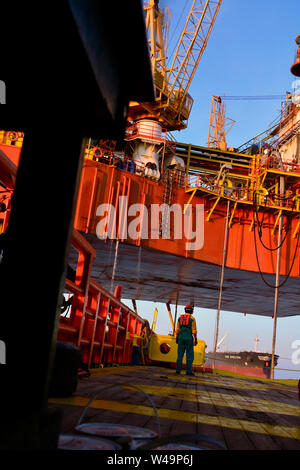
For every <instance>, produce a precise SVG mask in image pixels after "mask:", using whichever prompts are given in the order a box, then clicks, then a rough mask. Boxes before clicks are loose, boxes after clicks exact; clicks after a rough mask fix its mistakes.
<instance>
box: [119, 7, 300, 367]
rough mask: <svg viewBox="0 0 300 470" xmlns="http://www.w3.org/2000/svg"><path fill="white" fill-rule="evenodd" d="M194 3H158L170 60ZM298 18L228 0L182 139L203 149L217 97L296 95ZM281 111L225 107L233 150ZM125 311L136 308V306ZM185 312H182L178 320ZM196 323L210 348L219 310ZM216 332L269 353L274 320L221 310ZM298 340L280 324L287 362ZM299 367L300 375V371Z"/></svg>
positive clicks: (295, 329)
mask: <svg viewBox="0 0 300 470" xmlns="http://www.w3.org/2000/svg"><path fill="white" fill-rule="evenodd" d="M191 5H192V0H187V1H186V0H160V7H161V8H162V7H164V6H167V7H169V8H170V9H171V12H172V15H171V27H170V32H169V38H170V43H169V54H170V55H171V52H172V51H173V49H174V45H175V43H176V41H177V40H178V39H179V35H180V32H181V31H182V29H183V26H184V22H185V19H186V16H187V12H188V11H189V9H190V7H191ZM184 6H185V10H184V12H183V15H182V17H181V20H180V21H179V22H178V20H179V19H180V15H181V13H182V10H183V8H184ZM299 17H300V2H299V0H285V1H283V0H263V1H262V0H223V2H222V5H221V8H220V11H219V14H218V17H217V19H216V22H215V25H214V27H213V30H212V33H211V36H210V38H209V41H208V44H207V47H206V50H205V52H204V54H203V56H202V59H201V61H200V63H199V66H198V69H197V71H196V74H195V76H194V79H193V82H192V84H191V86H190V89H189V93H190V94H191V95H192V97H193V98H194V106H193V109H192V113H191V116H190V119H189V123H188V128H187V129H185V130H183V131H180V132H177V133H174V136H175V138H176V140H177V141H179V142H186V143H193V144H195V145H206V142H207V134H208V126H209V114H210V106H211V97H212V95H220V96H222V95H224V94H225V95H234V96H236V95H239V96H240V95H242V96H249V95H281V94H283V95H284V94H285V92H286V91H291V89H292V82H293V81H294V78H293V76H292V74H291V73H290V67H291V65H292V63H293V59H294V56H295V53H296V44H295V41H294V40H295V37H296V36H297V35H298V34H299V33H300V25H299ZM280 108H281V102H280V101H270V100H269V101H228V102H227V107H226V115H227V116H228V117H230V118H232V119H234V120H235V121H236V124H235V125H234V127H233V128H232V130H231V131H230V132H229V134H228V139H227V141H228V144H229V145H230V146H234V147H238V146H240V145H241V144H243V143H244V142H246V141H248V140H249V139H250V138H251V137H254V136H255V135H257V134H259V133H260V132H262V131H264V130H266V129H267V128H268V127H270V124H271V122H272V121H273V120H274V119H275V118H276V117H277V116H278V115H279V112H280ZM299 288H300V281H299ZM128 305H130V306H132V304H131V302H128ZM137 305H138V309H139V313H140V315H141V316H143V317H145V318H148V319H149V320H150V323H151V322H152V317H153V311H154V307H155V305H154V304H153V303H151V302H138V303H137ZM157 306H158V310H159V317H158V321H157V332H158V333H165V334H168V332H169V330H170V329H171V328H170V321H169V316H168V314H167V311H166V307H165V305H161V304H159V305H157ZM181 311H182V307H180V308H178V314H180V313H181ZM173 312H174V307H173ZM299 313H300V312H299ZM195 317H196V320H197V323H198V331H199V338H202V339H204V340H205V341H206V343H207V345H208V350H210V349H211V348H212V347H213V338H214V331H215V318H216V312H215V311H212V310H207V309H201V308H196V309H195ZM219 332H220V334H219V338H221V337H222V336H223V335H224V334H225V333H226V332H228V333H229V336H228V338H227V339H226V340H225V344H226V345H227V348H228V349H233V350H240V349H252V348H253V346H254V339H255V336H256V335H258V336H259V339H260V343H259V349H261V350H267V351H269V352H271V350H272V335H273V320H272V319H271V318H265V317H261V316H258V315H247V316H246V317H245V316H244V314H243V313H241V314H239V313H230V312H221V320H220V331H219ZM297 339H300V317H299V316H297V317H291V318H283V319H278V324H277V342H276V353H278V354H279V355H280V356H281V357H286V358H290V357H291V355H292V353H293V351H294V350H293V349H292V347H291V344H292V342H293V341H295V340H297ZM295 368H298V369H300V365H298V366H296V367H295Z"/></svg>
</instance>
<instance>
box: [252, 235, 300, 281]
mask: <svg viewBox="0 0 300 470" xmlns="http://www.w3.org/2000/svg"><path fill="white" fill-rule="evenodd" d="M253 233H254V245H255V256H256V261H257V267H258V270H259V274H260V276H261V278H262V280H263V282H264V283H265V284H266V285H267V286H268V287H271V288H272V289H279V288H280V287H282V286H284V284H285V283H286V282H287V280H288V279H289V277H290V274H291V272H292V269H293V266H294V263H295V259H296V253H297V248H298V245H299V239H300V230H299V232H298V237H297V244H296V248H295V252H294V256H293V261H292V264H291V266H290V269H289V272H288V274H287V275H286V277H285V279H284V281H283V282H282V283H281V284H279V285H278V286H273V285H272V284H269V282H268V281H266V279H265V278H264V276H263V273H262V271H261V269H260V264H259V259H258V253H257V242H256V233H255V227H254V230H253Z"/></svg>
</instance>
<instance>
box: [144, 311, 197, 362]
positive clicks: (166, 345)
mask: <svg viewBox="0 0 300 470" xmlns="http://www.w3.org/2000/svg"><path fill="white" fill-rule="evenodd" d="M157 314H158V310H157V308H156V307H155V310H154V318H153V322H152V333H151V337H150V345H149V359H150V360H151V361H155V362H167V363H169V364H176V361H177V348H178V346H177V344H176V336H175V335H174V333H173V335H158V334H156V333H155V331H154V330H155V325H156V320H157ZM172 323H173V325H174V323H175V321H174V322H172ZM205 349H206V344H205V341H203V340H202V339H198V343H197V346H194V361H193V367H194V366H202V365H203V364H204V363H205ZM182 362H183V364H186V357H185V356H184V358H183V361H182Z"/></svg>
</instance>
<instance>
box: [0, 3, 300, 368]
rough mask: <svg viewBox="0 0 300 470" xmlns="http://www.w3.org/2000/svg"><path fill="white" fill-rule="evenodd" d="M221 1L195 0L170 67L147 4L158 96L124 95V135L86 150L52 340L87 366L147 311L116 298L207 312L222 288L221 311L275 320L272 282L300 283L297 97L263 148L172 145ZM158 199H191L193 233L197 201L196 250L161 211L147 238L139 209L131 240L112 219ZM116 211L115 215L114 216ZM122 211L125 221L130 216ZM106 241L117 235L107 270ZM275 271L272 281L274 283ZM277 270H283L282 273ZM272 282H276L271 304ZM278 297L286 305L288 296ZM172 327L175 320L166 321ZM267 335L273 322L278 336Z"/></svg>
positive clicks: (160, 28)
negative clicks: (77, 351) (200, 209)
mask: <svg viewBox="0 0 300 470" xmlns="http://www.w3.org/2000/svg"><path fill="white" fill-rule="evenodd" d="M220 5H221V0H220V1H217V0H215V1H209V0H207V1H201V0H198V1H196V0H194V1H193V3H192V7H191V10H190V13H189V15H188V17H187V20H186V23H185V26H184V29H183V31H182V34H181V37H180V40H179V43H178V46H177V49H176V52H175V54H174V57H173V58H172V61H171V65H170V66H169V67H168V66H167V50H166V49H167V42H168V41H167V36H168V34H167V33H168V28H169V21H170V13H169V11H168V10H167V9H164V10H160V9H159V7H158V2H157V1H155V0H150V1H149V2H147V4H146V5H145V24H146V28H147V31H148V39H149V50H150V58H151V65H152V74H153V77H154V85H155V100H154V101H152V102H137V101H131V102H130V103H129V111H128V127H127V129H126V132H125V136H124V141H123V142H122V143H120V142H118V143H115V142H112V141H98V142H94V141H93V142H92V139H91V140H90V141H89V144H88V145H87V147H86V149H85V157H86V158H85V159H84V165H83V170H82V174H81V181H80V186H79V192H78V200H77V206H76V212H75V218H74V229H75V230H74V235H73V248H74V250H73V251H72V252H71V253H70V259H69V262H70V268H72V269H73V272H72V269H70V273H69V274H70V275H69V276H68V279H67V283H66V290H67V291H68V292H69V293H70V294H71V296H72V299H71V300H70V298H69V299H67V300H66V302H69V303H66V304H65V305H64V306H63V308H62V313H63V316H62V318H61V322H60V330H59V337H60V338H61V339H63V340H65V341H71V342H74V343H75V344H77V345H78V346H80V347H81V348H82V349H83V350H84V357H85V362H86V363H87V364H88V365H90V364H98V365H99V364H101V363H103V362H104V363H108V364H111V363H114V362H118V363H128V361H129V358H130V356H131V352H132V347H133V344H134V342H133V341H135V340H136V339H137V338H136V337H138V336H139V334H140V332H141V328H142V325H143V319H141V318H140V317H139V316H138V315H137V312H136V308H135V307H134V310H131V309H129V308H128V307H126V306H125V305H124V304H122V302H121V297H122V296H123V297H124V298H127V299H132V300H135V299H141V300H151V301H154V302H155V301H158V302H164V303H166V304H167V305H171V304H172V305H174V304H176V305H177V304H178V305H182V304H185V303H194V305H199V306H201V307H204V308H209V309H215V308H216V297H217V296H218V302H217V303H218V313H219V312H220V309H221V307H222V309H224V310H228V311H231V312H243V311H244V312H247V313H252V314H260V315H268V316H272V315H273V317H274V325H275V326H276V318H277V313H278V308H277V307H278V292H279V288H283V286H284V284H285V282H286V280H287V279H288V278H292V280H291V283H290V284H289V291H291V290H292V292H298V287H297V286H296V284H295V285H294V284H293V281H297V280H298V278H299V276H300V274H299V270H298V266H297V262H295V260H296V257H297V248H298V242H299V238H300V162H299V123H298V120H299V103H298V102H297V97H296V96H295V95H290V96H288V97H287V99H286V101H285V103H284V104H283V110H282V116H281V120H280V123H279V124H278V125H276V126H274V127H273V129H272V130H271V131H269V132H268V134H267V135H266V137H265V138H264V139H263V141H260V143H259V145H254V141H253V142H249V143H248V144H247V145H246V146H243V147H240V148H239V149H238V150H234V151H229V150H227V149H225V148H224V146H222V145H223V143H224V132H223V133H221V134H220V133H219V136H217V138H216V139H215V142H214V143H213V142H212V141H211V142H210V144H209V145H208V146H207V147H200V146H196V145H192V144H186V143H180V142H175V140H174V139H173V138H172V136H171V134H170V133H171V132H172V131H176V130H180V129H184V128H185V127H186V126H187V123H188V119H189V116H190V113H191V109H192V105H193V100H192V98H191V97H190V95H189V94H188V90H189V86H190V84H191V81H192V79H193V76H194V74H195V71H196V68H197V66H198V63H199V61H200V59H201V56H202V54H203V52H204V50H205V47H206V44H207V41H208V38H209V36H210V33H211V29H212V27H213V24H214V22H215V20H216V16H217V14H218V11H219V8H220ZM297 41H298V42H297V44H299V40H298V39H297ZM297 57H298V59H297V60H296V62H295V64H294V66H293V67H292V72H293V73H296V74H297V73H298V74H299V60H300V59H299V57H300V55H299V54H298V56H297ZM215 104H216V105H220V104H221V102H216V103H215ZM223 111H224V110H223ZM216 116H217V115H216ZM220 117H221V119H220ZM217 123H218V126H219V128H220V127H221V128H222V129H224V128H225V127H226V126H225V115H224V112H223V114H221V113H219V120H218V119H217ZM220 124H221V126H220ZM220 136H221V137H220ZM11 138H13V139H16V140H14V142H15V145H10V143H11V142H12V141H11V140H9V139H11ZM22 138H23V137H22V136H21V135H8V134H7V133H5V135H4V136H3V139H4V140H5V145H6V147H5V150H6V152H8V151H9V150H12V147H14V150H15V151H16V149H17V147H16V145H21V144H22ZM4 140H3V142H4ZM225 141H226V140H225ZM255 142H256V143H257V140H255ZM121 144H122V145H121ZM252 144H253V145H252ZM15 153H16V152H15ZM15 170H16V168H15V169H14V171H15ZM8 173H9V175H10V176H9V177H10V178H11V175H12V179H11V180H10V179H9V177H8V178H7V181H5V185H6V188H8V189H11V190H13V186H14V183H13V177H14V174H15V173H14V172H13V171H10V172H8ZM126 198H127V199H126ZM2 203H3V210H2V212H0V218H2V220H3V224H4V227H5V226H6V225H7V220H8V215H9V197H7V198H6V199H5V200H3V201H2ZM162 203H163V207H164V209H165V210H167V215H168V213H169V212H168V208H170V207H171V205H175V203H177V204H178V205H180V206H181V207H182V206H183V205H184V206H185V209H184V210H186V209H189V208H192V217H193V219H192V224H191V226H190V227H189V228H188V231H190V232H192V231H193V226H192V225H193V223H194V222H195V217H196V210H195V207H196V205H197V204H201V205H203V206H204V224H203V225H204V227H203V231H204V232H205V244H204V246H203V247H201V248H197V249H194V250H193V249H191V248H190V245H191V243H186V242H187V241H190V240H191V237H189V236H188V235H189V233H187V234H186V233H184V234H182V237H180V238H179V237H175V234H174V231H175V229H174V231H173V232H172V231H171V233H170V237H169V238H168V237H167V236H165V235H166V233H167V232H168V225H170V224H168V223H167V222H168V217H164V216H163V214H160V224H159V227H158V228H155V230H156V236H155V237H148V238H143V237H142V235H141V234H142V233H143V230H142V228H144V227H146V226H147V223H146V222H147V221H148V219H147V217H146V216H145V217H144V214H142V215H141V217H140V226H141V227H142V228H141V229H140V236H139V237H138V238H133V237H131V236H130V234H129V233H126V230H125V229H126V226H125V225H123V226H122V225H121V224H120V217H119V216H120V214H123V212H126V210H127V209H128V207H129V205H130V207H131V206H132V205H134V204H140V205H141V206H142V207H143V210H144V211H145V212H146V211H147V209H148V208H149V207H150V206H151V205H155V204H156V205H162ZM103 204H104V205H107V206H109V207H110V209H108V212H109V211H111V212H109V214H108V216H107V217H106V216H104V214H102V213H100V211H99V207H100V206H101V205H103ZM4 206H6V207H5V208H4ZM111 207H112V208H113V210H112V209H111ZM5 209H6V210H5ZM113 212H114V214H115V216H114V217H110V216H111V214H113ZM127 212H128V217H129V219H130V217H133V215H132V214H131V215H130V214H129V211H127ZM148 215H149V213H148ZM100 217H104V219H103V220H105V218H106V219H107V220H108V222H107V224H106V223H102V220H101V221H100V222H99V218H100ZM181 217H182V219H183V218H184V214H181ZM149 219H150V217H149ZM110 220H112V224H111V227H110ZM131 220H132V219H130V220H129V225H130V223H131ZM134 220H136V219H134ZM107 225H108V226H109V227H108V229H107ZM99 227H100V228H101V229H100V228H99ZM109 230H110V232H109ZM110 235H112V236H110ZM113 240H116V244H115V257H114V263H113V271H112V274H111V273H110V269H111V267H112V258H113V252H112V246H113V244H112V243H110V242H113ZM125 240H126V243H124V244H123V243H120V244H119V241H120V242H122V241H125ZM106 243H107V244H106ZM141 247H142V248H143V263H142V273H141V272H140V266H141V260H140V253H141V251H140V250H139V248H141ZM118 250H119V251H118ZM78 252H79V255H78ZM98 253H100V256H97V254H98ZM118 253H119V255H120V256H119V257H118ZM117 264H118V266H117ZM220 267H221V269H222V270H221V277H220V280H219V282H218V274H219V270H220V269H219V268H220ZM225 267H226V269H228V270H231V271H230V272H231V274H232V275H231V276H230V279H226V277H225V278H224V269H225ZM274 272H275V273H276V280H275V282H274V280H273V282H271V279H270V275H272V276H274ZM280 276H285V278H284V279H283V281H282V282H279V281H280ZM261 278H262V279H261ZM261 280H263V281H265V282H261V288H260V289H259V290H257V289H256V291H255V294H256V295H255V296H253V295H249V294H248V292H249V287H251V286H252V287H253V286H255V287H256V286H257V283H258V282H259V281H261ZM96 281H99V283H98V282H96ZM113 281H117V282H120V284H121V285H122V288H121V287H120V286H119V285H117V286H116V289H115V292H114V294H113V293H112V286H113ZM266 285H267V288H266V287H265V286H266ZM223 287H224V289H223ZM270 288H272V289H274V291H275V300H274V305H273V303H272V302H273V297H272V295H270ZM122 289H123V290H122ZM264 289H267V293H266V290H264ZM293 289H294V290H293ZM245 293H246V294H245ZM271 293H272V291H271ZM291 295H293V293H292V294H291ZM270 298H271V300H270ZM280 301H281V302H284V296H282V299H280ZM70 305H71V309H70V308H69V307H70ZM270 307H271V308H270ZM273 307H274V308H273ZM279 307H280V308H279V314H280V316H288V315H296V314H298V311H299V309H298V304H297V302H296V301H295V303H293V304H292V305H291V306H289V307H288V308H287V305H286V304H283V305H281V304H280V305H279ZM167 308H168V312H170V308H169V307H167ZM289 309H291V310H289ZM70 310H71V312H70ZM170 319H171V316H170ZM175 319H176V313H175ZM172 321H173V320H172ZM172 321H171V323H172ZM175 324H176V323H175V320H174V321H173V325H172V327H173V330H174V325H175ZM275 332H276V328H274V335H275ZM166 341H167V339H166ZM215 344H216V346H217V344H218V330H216V336H215ZM273 346H274V347H275V336H274V342H273ZM273 352H274V351H273ZM165 357H167V356H165Z"/></svg>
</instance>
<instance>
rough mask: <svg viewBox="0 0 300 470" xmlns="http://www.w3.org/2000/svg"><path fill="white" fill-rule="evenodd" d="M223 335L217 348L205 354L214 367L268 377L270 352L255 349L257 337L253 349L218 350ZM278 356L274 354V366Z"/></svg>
mask: <svg viewBox="0 0 300 470" xmlns="http://www.w3.org/2000/svg"><path fill="white" fill-rule="evenodd" d="M227 336H228V333H226V335H225V336H223V338H222V339H221V340H220V341H219V343H218V345H217V350H216V352H215V353H214V352H213V351H211V352H209V353H208V354H207V357H206V359H207V361H206V362H209V363H213V361H214V366H215V368H216V369H222V370H226V371H230V372H233V373H235V374H242V375H248V376H250V377H262V378H268V379H269V378H270V375H271V363H272V354H270V353H267V352H261V351H257V344H258V342H259V339H258V337H257V336H256V338H255V346H254V351H240V352H235V351H220V350H219V348H220V345H221V344H222V342H223V341H224V339H225V338H226V337H227ZM278 359H279V356H277V355H276V354H275V355H274V367H275V366H276V365H277V364H278Z"/></svg>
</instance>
